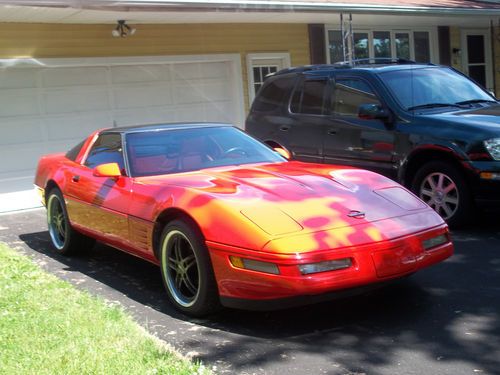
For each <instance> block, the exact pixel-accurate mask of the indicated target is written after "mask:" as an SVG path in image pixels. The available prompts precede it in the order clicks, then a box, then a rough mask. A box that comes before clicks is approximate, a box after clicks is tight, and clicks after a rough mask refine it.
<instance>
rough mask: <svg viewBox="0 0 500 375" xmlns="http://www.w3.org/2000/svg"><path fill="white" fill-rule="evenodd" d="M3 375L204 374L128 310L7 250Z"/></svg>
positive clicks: (2, 261)
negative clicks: (155, 335) (136, 320)
mask: <svg viewBox="0 0 500 375" xmlns="http://www.w3.org/2000/svg"><path fill="white" fill-rule="evenodd" d="M0 374H40V375H41V374H68V375H69V374H78V375H80V374H141V375H142V374H169V375H180V374H203V375H208V374H210V371H209V370H208V369H206V368H205V367H203V365H200V364H195V363H192V362H190V361H188V360H187V359H185V358H183V357H181V356H180V354H178V353H176V352H174V351H173V350H172V349H171V348H169V347H168V346H167V345H166V344H165V343H163V342H162V341H160V340H159V339H157V338H155V337H154V336H152V335H150V334H148V333H147V332H146V331H145V330H144V329H143V328H142V327H140V326H139V325H138V324H137V323H135V322H134V321H133V319H132V318H131V317H130V316H128V315H127V314H126V313H125V312H124V311H123V309H122V308H120V307H117V306H108V305H106V303H105V301H104V300H103V299H100V298H96V297H93V296H91V295H90V294H89V293H87V292H84V291H79V290H77V289H76V288H74V287H73V286H72V285H71V284H69V283H67V282H65V281H62V280H60V279H58V278H57V277H55V276H54V275H51V274H49V273H47V272H45V271H43V270H42V269H41V268H40V267H38V266H37V265H36V264H34V263H33V262H32V261H31V260H30V259H29V258H28V257H26V256H24V255H20V254H19V253H18V252H16V251H15V250H13V249H11V248H9V247H7V246H6V245H5V244H2V243H0Z"/></svg>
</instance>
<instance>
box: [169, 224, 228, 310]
mask: <svg viewBox="0 0 500 375" xmlns="http://www.w3.org/2000/svg"><path fill="white" fill-rule="evenodd" d="M160 246H161V247H160V261H161V275H162V279H163V284H164V285H165V289H166V290H167V294H168V297H169V299H170V301H171V302H172V303H173V304H174V306H175V307H176V308H177V309H179V310H181V311H182V312H184V313H186V314H188V315H191V316H196V317H200V316H204V315H207V314H210V313H212V312H215V311H216V310H217V309H218V308H219V307H220V304H219V295H218V290H217V284H216V282H215V277H214V273H213V269H212V263H211V261H210V256H209V254H208V249H207V247H206V245H205V243H204V241H203V237H202V235H201V233H199V231H198V230H197V228H194V226H193V225H190V224H188V223H186V222H184V221H180V220H176V221H173V222H171V223H169V224H168V225H167V226H166V227H165V229H164V230H163V233H162V236H161V242H160Z"/></svg>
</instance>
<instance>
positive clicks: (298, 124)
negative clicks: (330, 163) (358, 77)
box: [288, 76, 331, 162]
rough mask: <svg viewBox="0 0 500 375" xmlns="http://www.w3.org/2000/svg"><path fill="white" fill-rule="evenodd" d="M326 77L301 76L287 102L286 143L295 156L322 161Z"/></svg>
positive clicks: (311, 160) (328, 87)
mask: <svg viewBox="0 0 500 375" xmlns="http://www.w3.org/2000/svg"><path fill="white" fill-rule="evenodd" d="M330 91H331V90H330V80H329V77H324V76H312V77H308V76H305V77H303V78H302V79H301V81H300V82H299V83H298V84H297V86H296V88H295V91H294V93H293V95H292V98H291V102H290V127H289V129H288V131H289V132H290V141H289V145H288V146H289V147H290V150H291V151H292V152H293V154H294V157H295V158H296V159H298V160H302V161H309V162H322V161H323V138H324V133H325V121H328V116H329V113H328V100H329V97H330V95H329V92H330Z"/></svg>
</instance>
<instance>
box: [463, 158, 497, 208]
mask: <svg viewBox="0 0 500 375" xmlns="http://www.w3.org/2000/svg"><path fill="white" fill-rule="evenodd" d="M468 167H469V168H468V169H469V171H470V172H469V185H470V187H471V189H472V194H473V197H474V200H475V201H476V203H477V204H478V205H480V206H484V207H491V206H497V207H500V161H477V162H471V163H470V164H468Z"/></svg>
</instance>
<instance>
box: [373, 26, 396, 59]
mask: <svg viewBox="0 0 500 375" xmlns="http://www.w3.org/2000/svg"><path fill="white" fill-rule="evenodd" d="M373 55H374V57H392V53H391V33H390V32H389V31H374V32H373Z"/></svg>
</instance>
